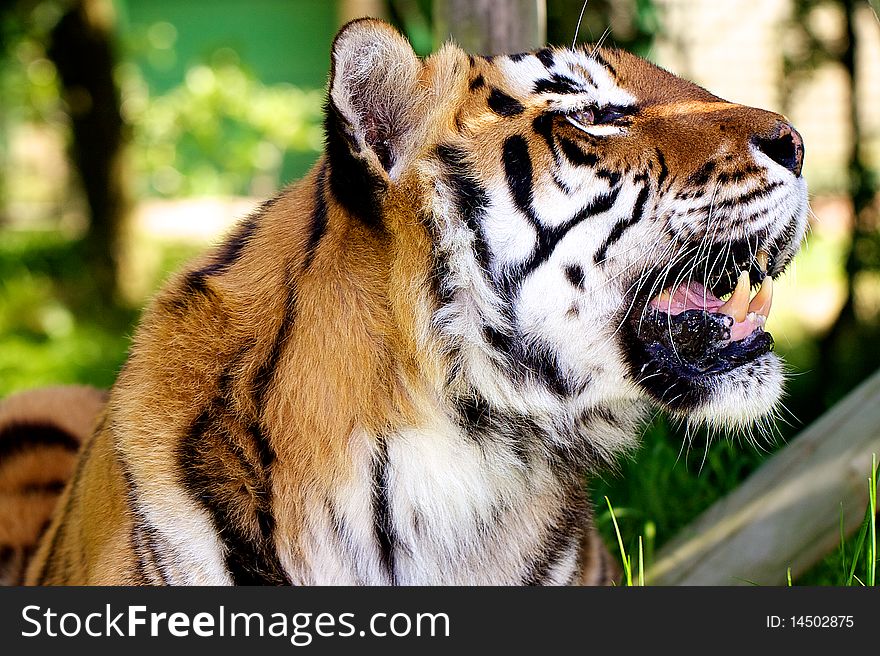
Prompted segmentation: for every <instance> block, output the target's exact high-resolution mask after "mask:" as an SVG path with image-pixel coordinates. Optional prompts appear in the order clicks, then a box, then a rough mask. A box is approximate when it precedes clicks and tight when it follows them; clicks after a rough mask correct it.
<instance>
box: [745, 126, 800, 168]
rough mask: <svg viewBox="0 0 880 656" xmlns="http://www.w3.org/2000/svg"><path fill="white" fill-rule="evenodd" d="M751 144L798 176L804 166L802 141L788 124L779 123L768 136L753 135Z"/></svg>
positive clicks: (798, 134)
mask: <svg viewBox="0 0 880 656" xmlns="http://www.w3.org/2000/svg"><path fill="white" fill-rule="evenodd" d="M752 144H753V145H754V146H755V147H756V148H757V149H758V150H760V151H761V152H762V153H764V154H765V155H766V156H767V157H769V158H770V159H772V160H773V161H774V162H776V163H777V164H779V165H780V166H784V167H785V168H787V169H788V170H789V171H791V172H792V173H794V174H795V175H796V176H800V174H801V169H802V168H803V165H804V140H803V138H802V137H801V135H800V133H799V132H798V131H797V130H795V129H794V127H792V125H791V124H790V123H785V122H783V121H779V122H778V123H777V124H776V125H775V127H774V128H773V130H772V131H771V133H770V134H769V135H755V136H754V137H752Z"/></svg>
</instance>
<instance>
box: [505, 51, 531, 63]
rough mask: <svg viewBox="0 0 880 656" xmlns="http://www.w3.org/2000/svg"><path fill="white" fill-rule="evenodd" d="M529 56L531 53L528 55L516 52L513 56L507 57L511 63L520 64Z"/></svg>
mask: <svg viewBox="0 0 880 656" xmlns="http://www.w3.org/2000/svg"><path fill="white" fill-rule="evenodd" d="M528 55H529V53H527V52H515V53H513V54H512V55H507V56H508V57H509V58H510V61H512V62H518V61H522V60H523V59H525V58H526V57H527V56H528Z"/></svg>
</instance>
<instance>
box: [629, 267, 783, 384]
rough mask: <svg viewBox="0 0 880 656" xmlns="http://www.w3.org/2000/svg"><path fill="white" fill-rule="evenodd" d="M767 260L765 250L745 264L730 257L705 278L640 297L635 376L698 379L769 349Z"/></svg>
mask: <svg viewBox="0 0 880 656" xmlns="http://www.w3.org/2000/svg"><path fill="white" fill-rule="evenodd" d="M768 260H769V256H768V255H767V253H766V252H765V251H763V250H762V251H758V253H757V255H756V256H754V257H749V258H748V261H749V264H748V265H743V264H737V263H736V258H734V259H733V261H729V262H728V263H727V266H726V267H725V269H724V270H723V271H720V272H718V273H717V274H716V275H715V276H707V280H706V281H705V283H706V284H704V283H703V282H699V281H697V280H694V279H684V280H683V281H682V282H680V283H678V284H676V285H673V286H671V287H667V288H665V289H663V291H661V292H660V293H659V294H657V295H655V296H653V297H652V298H650V299H647V300H646V301H645V300H643V301H642V308H643V310H642V312H638V313H634V315H635V316H633V317H632V318H631V319H630V321H629V324H630V333H631V337H632V340H631V342H632V343H631V347H634V350H635V351H636V353H635V354H633V355H634V356H635V357H634V363H633V364H634V365H636V366H634V370H635V371H634V373H635V374H636V378H637V379H638V380H647V379H648V378H649V377H650V378H653V379H654V380H653V381H652V383H653V384H651V385H650V387H652V388H653V387H658V388H659V387H661V386H664V385H665V386H666V389H669V388H670V387H671V386H673V385H676V384H681V383H686V384H687V383H694V384H698V383H699V382H700V381H701V380H702V379H705V378H706V377H708V376H713V375H719V374H723V373H725V372H728V371H731V370H732V369H734V368H736V367H740V366H742V365H744V364H747V363H749V362H752V361H754V360H756V359H758V358H759V357H761V356H762V355H765V354H766V353H768V352H770V351H771V350H772V349H773V336H772V335H771V334H770V333H769V332H767V331H766V330H765V329H764V325H765V323H766V322H767V318H768V317H769V316H770V309H771V307H772V304H773V277H772V275H770V274H769V273H768ZM737 270H738V272H737ZM734 281H735V282H734ZM753 289H754V290H755V293H754V296H752V290H753ZM728 294H729V298H727V300H722V297H723V296H725V295H728Z"/></svg>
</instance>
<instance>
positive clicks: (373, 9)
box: [337, 0, 388, 25]
mask: <svg viewBox="0 0 880 656" xmlns="http://www.w3.org/2000/svg"><path fill="white" fill-rule="evenodd" d="M387 13H388V12H386V11H385V0H341V2H340V3H339V5H338V9H337V14H338V15H339V24H340V25H344V24H345V23H347V22H348V21H350V20H354V19H355V18H364V17H365V16H366V17H370V18H382V19H386V20H387V18H388V16H387Z"/></svg>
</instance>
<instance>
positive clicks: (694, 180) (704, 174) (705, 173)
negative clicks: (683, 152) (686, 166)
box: [687, 159, 718, 187]
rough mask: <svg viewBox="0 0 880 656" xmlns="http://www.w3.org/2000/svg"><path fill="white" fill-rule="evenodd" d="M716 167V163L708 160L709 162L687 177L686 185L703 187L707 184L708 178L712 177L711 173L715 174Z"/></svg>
mask: <svg viewBox="0 0 880 656" xmlns="http://www.w3.org/2000/svg"><path fill="white" fill-rule="evenodd" d="M717 166H718V162H716V161H715V160H714V159H710V160H709V161H707V162H705V163H704V164H703V165H702V166H701V167H700V168H699V169H697V170H696V171H695V172H693V173H691V175H690V176H688V179H687V182H688V184H691V185H695V186H698V187H702V186H704V185H705V184H707V183H708V182H709V178H711V177H712V173H714V172H715V169H716V167H717Z"/></svg>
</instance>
